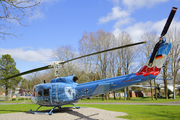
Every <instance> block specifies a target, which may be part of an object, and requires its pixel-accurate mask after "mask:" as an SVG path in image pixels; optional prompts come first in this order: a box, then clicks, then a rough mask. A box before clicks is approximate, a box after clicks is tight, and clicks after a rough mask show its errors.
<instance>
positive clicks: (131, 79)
mask: <svg viewBox="0 0 180 120" xmlns="http://www.w3.org/2000/svg"><path fill="white" fill-rule="evenodd" d="M133 80H134V79H131V80H126V81H124V82H129V81H133Z"/></svg>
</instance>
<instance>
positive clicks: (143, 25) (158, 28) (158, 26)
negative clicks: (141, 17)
mask: <svg viewBox="0 0 180 120" xmlns="http://www.w3.org/2000/svg"><path fill="white" fill-rule="evenodd" d="M166 20H167V19H163V20H161V21H157V22H155V23H153V22H151V21H147V22H139V23H136V24H134V25H132V26H129V27H127V28H125V29H124V31H126V32H128V33H129V34H130V35H131V37H132V39H133V41H135V42H137V41H142V39H141V36H142V35H143V34H144V32H152V31H154V32H156V33H157V34H158V36H160V34H161V32H162V30H163V28H164V25H165V23H166ZM173 27H176V28H178V29H180V21H175V20H174V21H173V22H172V24H171V26H170V28H169V29H171V28H173ZM120 32H121V30H120V29H118V28H116V29H115V30H114V31H113V34H114V35H115V36H117V35H118V34H119V33H120Z"/></svg>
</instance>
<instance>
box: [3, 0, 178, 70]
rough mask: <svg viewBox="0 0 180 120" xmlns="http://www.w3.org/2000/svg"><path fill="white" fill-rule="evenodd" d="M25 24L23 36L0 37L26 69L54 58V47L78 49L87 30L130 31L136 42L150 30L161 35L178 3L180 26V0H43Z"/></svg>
mask: <svg viewBox="0 0 180 120" xmlns="http://www.w3.org/2000/svg"><path fill="white" fill-rule="evenodd" d="M42 3H43V4H41V5H40V6H39V7H38V8H37V10H36V11H33V16H31V17H26V18H24V19H23V20H22V23H23V24H25V25H28V27H23V26H21V25H19V24H15V23H12V24H14V26H15V27H14V29H15V31H13V32H15V34H16V35H18V36H19V37H18V38H16V37H6V39H5V40H1V39H0V56H2V55H3V54H10V55H11V57H12V58H14V60H15V62H16V68H17V69H18V70H19V71H20V72H24V71H27V70H30V69H34V68H37V67H42V66H44V65H45V64H43V62H51V61H54V59H53V57H52V53H53V51H54V50H55V49H56V48H57V47H59V46H64V45H70V46H72V47H73V48H75V49H76V50H77V51H78V41H79V40H80V39H81V38H82V36H83V33H84V31H87V32H96V31H97V30H100V29H103V30H104V31H106V32H111V33H113V34H114V35H115V36H117V35H118V33H120V32H121V31H126V32H128V33H129V34H130V35H131V37H132V39H133V41H134V42H140V41H143V40H142V39H141V36H142V35H143V33H144V32H145V31H146V32H147V31H149V32H151V31H155V32H157V33H158V34H159V35H160V34H161V31H162V29H163V27H164V25H165V22H166V20H167V17H168V16H169V13H170V11H171V9H172V7H178V8H179V9H178V10H177V12H176V14H175V17H174V19H173V23H172V25H171V26H170V27H172V26H176V27H177V28H180V7H179V6H180V0H42Z"/></svg>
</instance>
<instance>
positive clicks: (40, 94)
mask: <svg viewBox="0 0 180 120" xmlns="http://www.w3.org/2000/svg"><path fill="white" fill-rule="evenodd" d="M38 96H39V97H41V96H42V90H41V89H39V90H38Z"/></svg>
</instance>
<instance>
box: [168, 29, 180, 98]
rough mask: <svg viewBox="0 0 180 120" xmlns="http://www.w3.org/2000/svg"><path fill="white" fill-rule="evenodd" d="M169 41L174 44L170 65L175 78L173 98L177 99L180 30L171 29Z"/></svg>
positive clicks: (179, 66)
mask: <svg viewBox="0 0 180 120" xmlns="http://www.w3.org/2000/svg"><path fill="white" fill-rule="evenodd" d="M166 38H167V40H168V41H169V42H171V43H172V48H171V50H170V53H169V54H170V64H171V73H172V76H173V77H174V79H173V88H174V94H173V98H174V99H175V83H176V77H177V73H178V70H179V69H180V65H179V64H180V57H179V56H180V44H179V40H180V29H177V28H176V27H174V28H173V29H170V30H169V32H168V34H167V37H166Z"/></svg>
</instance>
